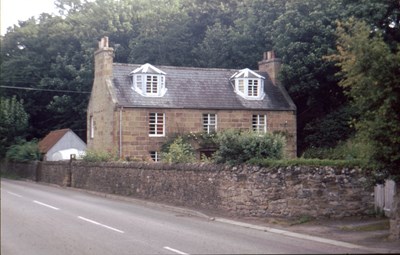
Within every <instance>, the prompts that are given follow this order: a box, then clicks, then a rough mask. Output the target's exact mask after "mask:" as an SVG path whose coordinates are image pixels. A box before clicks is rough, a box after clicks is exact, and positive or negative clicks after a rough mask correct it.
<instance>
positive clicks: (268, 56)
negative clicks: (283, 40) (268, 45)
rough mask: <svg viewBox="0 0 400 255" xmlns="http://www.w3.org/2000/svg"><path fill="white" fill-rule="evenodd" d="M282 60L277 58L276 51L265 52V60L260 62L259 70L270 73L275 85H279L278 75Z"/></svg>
mask: <svg viewBox="0 0 400 255" xmlns="http://www.w3.org/2000/svg"><path fill="white" fill-rule="evenodd" d="M281 64H282V62H281V59H280V58H276V57H275V52H274V51H268V52H264V56H263V59H262V60H261V61H260V62H258V70H259V71H260V72H266V73H268V75H269V77H270V78H271V81H272V82H273V84H274V85H277V84H278V74H279V71H280V69H281Z"/></svg>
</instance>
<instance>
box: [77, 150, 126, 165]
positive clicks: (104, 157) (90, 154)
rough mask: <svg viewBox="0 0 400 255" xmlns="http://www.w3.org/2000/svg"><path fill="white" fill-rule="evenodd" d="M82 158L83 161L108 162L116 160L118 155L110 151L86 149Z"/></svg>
mask: <svg viewBox="0 0 400 255" xmlns="http://www.w3.org/2000/svg"><path fill="white" fill-rule="evenodd" d="M82 160H83V161H85V162H110V161H117V160H118V157H117V156H116V155H115V154H113V153H110V152H105V151H95V150H87V151H86V153H85V155H84V156H83V157H82Z"/></svg>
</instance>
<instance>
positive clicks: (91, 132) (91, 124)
mask: <svg viewBox="0 0 400 255" xmlns="http://www.w3.org/2000/svg"><path fill="white" fill-rule="evenodd" d="M89 122H90V123H89V125H90V138H92V139H93V138H94V121H93V116H90V121H89Z"/></svg>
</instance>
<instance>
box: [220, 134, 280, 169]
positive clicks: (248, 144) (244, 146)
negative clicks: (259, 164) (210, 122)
mask: <svg viewBox="0 0 400 255" xmlns="http://www.w3.org/2000/svg"><path fill="white" fill-rule="evenodd" d="M215 140H216V144H217V146H218V150H217V151H216V153H215V154H214V160H215V162H216V163H229V164H242V163H245V162H247V161H249V160H251V159H262V158H269V159H281V158H283V148H284V146H285V140H284V138H283V136H280V135H273V134H270V133H266V134H258V133H256V132H252V131H246V132H242V131H237V130H226V131H223V132H220V133H218V134H217V136H216V139H215Z"/></svg>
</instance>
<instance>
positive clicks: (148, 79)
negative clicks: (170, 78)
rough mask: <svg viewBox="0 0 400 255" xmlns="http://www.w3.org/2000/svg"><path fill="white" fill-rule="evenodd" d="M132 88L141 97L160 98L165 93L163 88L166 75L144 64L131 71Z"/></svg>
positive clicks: (165, 90)
mask: <svg viewBox="0 0 400 255" xmlns="http://www.w3.org/2000/svg"><path fill="white" fill-rule="evenodd" d="M129 75H131V76H132V82H133V86H132V88H133V89H134V90H135V91H136V92H138V93H139V94H141V95H142V96H149V97H162V96H164V95H165V93H166V92H167V89H166V88H165V75H166V73H165V72H163V71H161V70H160V69H158V68H157V67H154V66H152V65H150V64H144V65H142V66H141V67H139V68H136V69H135V70H133V71H132V72H131V73H130V74H129Z"/></svg>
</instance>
